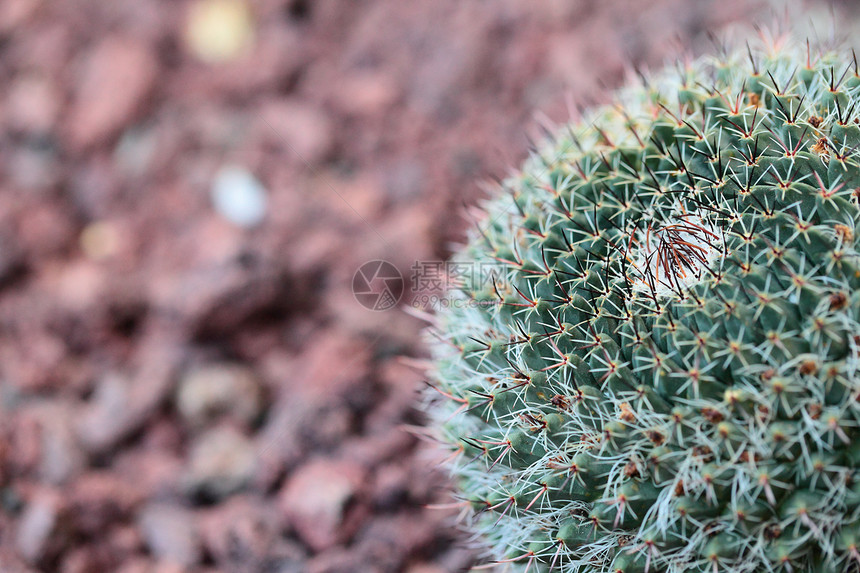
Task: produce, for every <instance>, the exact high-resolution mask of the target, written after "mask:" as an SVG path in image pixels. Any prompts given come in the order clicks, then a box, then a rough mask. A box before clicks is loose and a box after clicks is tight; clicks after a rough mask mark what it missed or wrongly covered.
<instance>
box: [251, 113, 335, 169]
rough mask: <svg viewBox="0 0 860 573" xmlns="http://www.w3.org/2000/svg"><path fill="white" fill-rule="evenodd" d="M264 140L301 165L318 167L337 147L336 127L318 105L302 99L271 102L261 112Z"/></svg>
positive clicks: (260, 126)
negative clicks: (335, 138)
mask: <svg viewBox="0 0 860 573" xmlns="http://www.w3.org/2000/svg"><path fill="white" fill-rule="evenodd" d="M258 129H259V130H260V131H261V135H262V137H263V139H264V141H267V142H269V143H271V145H273V146H276V147H280V148H283V150H284V153H286V154H289V155H288V157H289V159H291V160H292V161H294V162H295V163H296V164H297V165H301V166H302V167H305V166H306V165H308V164H309V165H317V164H319V163H320V162H322V161H323V160H324V159H326V157H327V156H328V155H329V153H330V152H331V150H332V147H333V145H334V126H333V125H332V122H331V120H330V119H329V117H328V116H327V115H326V114H325V113H324V112H323V111H321V110H320V109H318V108H317V107H316V106H314V105H311V104H308V103H305V102H303V101H300V100H293V99H289V100H282V101H275V102H270V103H267V104H265V105H264V107H263V108H262V109H261V110H260V124H259V126H258Z"/></svg>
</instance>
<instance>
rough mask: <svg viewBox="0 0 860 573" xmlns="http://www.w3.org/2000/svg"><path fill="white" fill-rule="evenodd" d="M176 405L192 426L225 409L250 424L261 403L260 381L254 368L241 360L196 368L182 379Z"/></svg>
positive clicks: (255, 417)
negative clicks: (240, 362) (244, 364)
mask: <svg viewBox="0 0 860 573" xmlns="http://www.w3.org/2000/svg"><path fill="white" fill-rule="evenodd" d="M177 406H178V408H179V412H180V413H181V414H182V416H183V417H184V418H185V420H186V421H187V422H188V423H189V424H191V425H192V426H202V425H204V424H206V423H207V422H210V421H211V420H212V419H213V418H215V417H217V416H218V415H219V414H222V413H226V414H228V415H229V416H230V417H231V418H233V419H234V420H235V421H237V422H240V423H242V424H244V425H246V426H250V425H251V424H253V423H254V422H255V421H256V419H257V417H258V416H259V415H260V410H261V407H262V392H261V386H260V381H259V379H258V378H257V376H256V375H255V374H254V371H253V370H251V369H250V368H248V367H246V366H242V365H239V364H211V365H207V366H203V367H200V368H196V369H194V370H191V371H190V372H188V373H186V374H185V376H184V377H183V378H182V380H180V382H179V392H178V396H177Z"/></svg>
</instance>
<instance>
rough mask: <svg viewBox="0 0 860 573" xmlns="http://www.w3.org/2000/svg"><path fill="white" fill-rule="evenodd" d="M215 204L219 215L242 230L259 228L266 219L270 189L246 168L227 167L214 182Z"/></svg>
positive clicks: (213, 201) (213, 197) (213, 200)
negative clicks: (267, 190) (242, 228)
mask: <svg viewBox="0 0 860 573" xmlns="http://www.w3.org/2000/svg"><path fill="white" fill-rule="evenodd" d="M211 193H212V204H213V206H214V207H215V211H217V212H218V214H219V215H221V216H222V217H224V218H225V219H227V220H228V221H230V222H231V223H233V224H234V225H236V226H238V227H245V228H250V227H255V226H257V225H259V224H260V223H261V222H262V221H263V218H264V217H265V216H266V210H267V206H268V197H267V195H266V189H265V188H264V187H263V185H262V184H261V183H260V182H259V181H258V180H257V178H256V177H254V176H253V175H252V174H251V173H250V172H248V171H247V170H246V169H244V168H242V167H237V166H233V165H230V166H227V167H223V168H222V169H221V170H220V171H218V173H217V174H216V175H215V179H214V181H213V182H212V191H211Z"/></svg>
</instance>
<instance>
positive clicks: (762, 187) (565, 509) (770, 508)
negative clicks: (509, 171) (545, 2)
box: [430, 39, 860, 573]
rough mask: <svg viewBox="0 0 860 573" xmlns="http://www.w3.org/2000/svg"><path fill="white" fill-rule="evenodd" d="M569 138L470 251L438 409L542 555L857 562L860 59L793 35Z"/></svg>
mask: <svg viewBox="0 0 860 573" xmlns="http://www.w3.org/2000/svg"><path fill="white" fill-rule="evenodd" d="M618 99H619V101H618V103H617V105H613V106H608V107H604V108H601V109H598V110H596V111H595V112H594V113H593V116H592V117H590V118H589V120H588V121H586V122H583V123H581V124H579V125H572V126H569V127H568V128H567V129H565V130H561V131H560V132H559V133H558V135H557V136H555V138H554V139H553V140H552V141H550V142H548V143H547V144H546V145H545V146H544V147H543V148H542V149H540V150H538V151H536V152H535V153H534V154H533V156H532V157H531V158H530V159H529V161H528V162H527V163H526V165H525V167H524V169H523V170H522V172H521V173H520V174H519V175H518V176H516V177H514V178H512V179H510V180H509V181H507V182H506V183H505V184H504V187H505V191H506V193H499V196H498V197H496V198H494V199H492V200H491V201H490V202H488V204H487V206H486V211H487V213H486V218H485V220H484V221H483V222H482V223H481V224H480V227H481V230H480V232H476V233H474V236H473V237H472V238H471V239H470V241H469V242H468V244H467V245H466V246H465V247H464V248H463V249H462V250H461V251H460V252H459V253H458V254H457V255H456V256H455V259H454V260H455V261H457V262H460V263H463V264H467V265H484V264H492V265H494V268H495V270H496V272H495V274H494V276H493V277H492V278H491V279H489V280H484V279H485V278H486V277H483V276H480V275H479V274H476V275H475V276H474V277H473V278H471V279H467V280H466V281H465V282H464V284H462V287H461V288H459V289H458V290H457V291H456V292H455V293H452V295H451V296H452V297H453V298H454V300H453V304H451V305H450V306H449V307H448V308H447V309H445V310H444V311H443V312H440V313H439V314H438V315H437V316H436V324H435V326H434V330H435V331H436V335H437V336H436V342H434V344H433V349H434V367H433V372H432V377H433V379H434V387H435V388H436V390H438V391H439V392H438V393H437V394H436V398H435V399H432V400H430V412H431V414H432V416H433V419H434V423H435V424H436V427H437V428H438V429H439V430H440V434H441V435H442V438H443V440H444V441H445V442H446V443H447V444H449V445H450V446H451V448H452V449H453V450H455V455H454V458H453V460H454V461H453V463H452V467H453V473H454V475H455V477H456V479H457V480H458V483H459V484H460V488H461V494H462V496H463V499H464V501H465V502H468V505H469V507H470V508H471V511H472V514H473V515H474V519H473V527H474V529H475V531H476V532H479V533H480V536H481V538H482V539H483V540H484V542H485V545H486V546H488V547H489V549H488V552H489V554H490V555H491V556H492V558H493V559H495V560H498V561H500V562H508V563H516V564H518V565H517V566H521V567H522V568H525V567H529V568H530V569H529V570H530V571H550V570H552V571H562V572H569V573H573V572H582V573H592V572H593V573H597V572H613V573H615V572H618V573H634V572H639V573H642V572H647V573H662V572H667V573H680V572H682V571H684V572H702V573H705V572H710V573H718V572H730V573H746V572H749V573H753V572H761V571H786V572H789V571H794V572H820V573H825V572H837V571H838V572H842V571H858V570H860V569H858V564H860V471H858V470H860V439H858V438H860V372H858V366H860V259H858V252H857V241H858V233H857V225H858V221H860V209H858V196H860V162H858V155H860V126H858V121H860V120H858V116H860V109H858V105H857V104H858V101H860V72H858V64H857V58H856V57H855V56H854V55H853V53H852V52H851V51H848V52H847V53H846V52H845V51H834V50H829V49H816V48H815V47H810V45H809V43H808V42H807V43H796V42H793V41H792V40H790V39H789V40H786V39H778V40H772V41H763V42H762V45H761V46H755V47H749V46H747V47H745V48H744V49H741V50H738V51H728V50H727V51H725V52H724V53H722V54H721V55H720V56H719V57H715V58H711V59H706V60H698V61H695V62H693V63H691V64H689V65H686V66H684V65H679V66H678V67H677V69H674V70H671V71H667V72H665V73H663V74H662V75H659V76H657V77H655V78H652V79H650V80H647V81H643V83H642V85H639V86H635V87H631V88H628V89H627V90H625V91H623V92H621V93H620V94H619V96H618Z"/></svg>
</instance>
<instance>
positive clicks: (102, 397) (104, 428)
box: [77, 328, 182, 453]
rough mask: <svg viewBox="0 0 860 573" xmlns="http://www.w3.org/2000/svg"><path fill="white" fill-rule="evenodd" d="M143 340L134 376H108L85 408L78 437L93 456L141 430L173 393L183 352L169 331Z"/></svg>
mask: <svg viewBox="0 0 860 573" xmlns="http://www.w3.org/2000/svg"><path fill="white" fill-rule="evenodd" d="M145 336H146V338H147V339H146V340H143V341H141V343H140V346H139V347H138V354H137V356H135V359H136V362H137V363H138V364H139V368H138V370H137V372H135V374H134V376H132V377H130V378H127V377H124V376H120V375H117V374H113V375H109V376H107V377H105V378H104V379H103V380H102V381H101V382H100V383H99V384H98V386H96V391H95V394H94V396H93V397H92V398H91V399H90V401H89V404H87V406H86V407H85V408H84V409H83V412H82V413H81V415H80V420H79V423H78V427H77V430H78V436H79V438H80V440H81V443H82V444H83V445H84V447H85V448H86V449H88V450H89V451H90V452H93V453H100V452H104V451H107V450H109V449H111V448H112V447H114V446H115V445H116V444H118V443H119V442H120V441H121V440H123V439H124V438H125V437H127V436H128V435H129V434H131V433H133V432H134V431H135V430H137V429H139V428H140V427H141V426H142V425H144V424H145V423H146V422H147V421H148V420H150V419H151V418H152V414H153V413H154V412H155V411H156V410H157V409H158V407H159V406H161V404H162V403H163V402H164V400H165V398H167V396H169V395H170V394H171V393H172V390H173V383H174V376H173V374H174V368H175V367H176V362H177V360H178V356H179V354H180V352H181V350H182V347H181V345H179V344H177V343H176V342H175V341H173V340H171V338H172V335H171V334H169V333H168V332H167V331H166V330H163V329H157V328H154V329H153V331H152V332H149V333H147V334H146V335H145Z"/></svg>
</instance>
